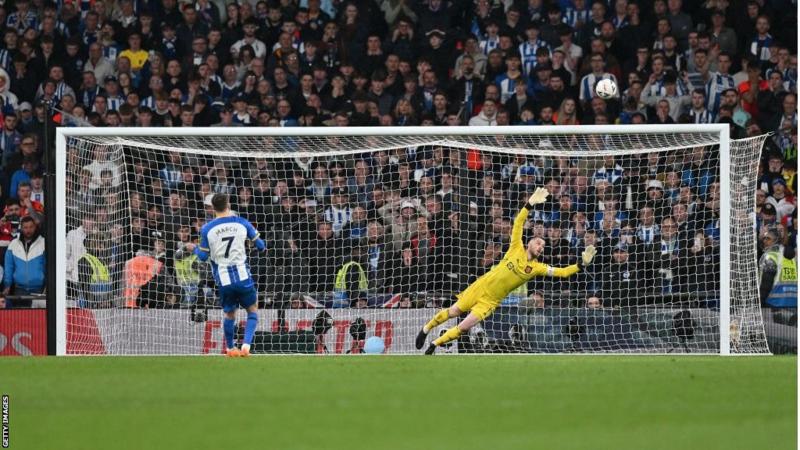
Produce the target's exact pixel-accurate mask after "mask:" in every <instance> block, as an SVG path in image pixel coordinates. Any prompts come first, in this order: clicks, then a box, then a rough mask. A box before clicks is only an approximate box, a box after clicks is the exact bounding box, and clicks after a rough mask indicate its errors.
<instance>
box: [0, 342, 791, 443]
mask: <svg viewBox="0 0 800 450" xmlns="http://www.w3.org/2000/svg"><path fill="white" fill-rule="evenodd" d="M0 390H1V391H2V393H3V394H8V395H10V405H9V407H10V411H9V413H10V417H9V419H10V420H9V422H10V423H9V425H10V430H9V431H10V444H11V447H10V448H12V449H82V450H86V449H95V448H96V449H137V450H139V449H169V450H177V449H220V450H230V449H290V450H302V449H348V450H353V449H365V450H366V449H370V450H376V449H400V450H402V449H409V450H411V449H436V450H447V449H458V450H469V449H498V450H508V449H648V450H653V449H691V450H705V449H725V450H731V449H770V450H775V449H794V448H796V447H797V400H796V399H797V358H796V357H735V358H721V357H692V356H689V357H669V356H659V357H646V356H472V357H464V356H455V357H452V356H437V357H432V358H431V357H422V356H409V357H385V356H384V357H381V356H363V357H253V358H248V359H226V358H223V357H122V358H119V357H98V358H77V357H74V358H73V357H70V358H0Z"/></svg>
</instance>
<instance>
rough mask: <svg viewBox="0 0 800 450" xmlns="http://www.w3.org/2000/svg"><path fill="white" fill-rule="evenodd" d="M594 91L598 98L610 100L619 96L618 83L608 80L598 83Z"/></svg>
mask: <svg viewBox="0 0 800 450" xmlns="http://www.w3.org/2000/svg"><path fill="white" fill-rule="evenodd" d="M594 91H595V92H596V93H597V96H598V97H600V98H602V99H604V100H608V99H610V98H612V97H616V96H617V83H615V82H614V80H609V79H608V78H606V79H604V80H600V81H598V82H597V86H595V87H594Z"/></svg>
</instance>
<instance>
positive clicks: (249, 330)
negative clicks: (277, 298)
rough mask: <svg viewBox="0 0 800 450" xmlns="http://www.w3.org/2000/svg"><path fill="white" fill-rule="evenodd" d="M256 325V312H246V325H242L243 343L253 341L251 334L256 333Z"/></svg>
mask: <svg viewBox="0 0 800 450" xmlns="http://www.w3.org/2000/svg"><path fill="white" fill-rule="evenodd" d="M256 325H258V314H257V313H254V312H249V313H247V325H245V326H244V343H245V344H252V343H253V335H254V334H256Z"/></svg>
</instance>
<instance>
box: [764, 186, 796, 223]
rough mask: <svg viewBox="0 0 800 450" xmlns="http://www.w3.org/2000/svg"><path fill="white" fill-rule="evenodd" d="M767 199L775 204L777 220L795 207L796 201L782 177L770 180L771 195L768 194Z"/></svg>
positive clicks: (790, 212) (789, 213)
mask: <svg viewBox="0 0 800 450" xmlns="http://www.w3.org/2000/svg"><path fill="white" fill-rule="evenodd" d="M767 201H768V202H770V203H771V204H773V205H774V206H775V211H776V212H777V213H778V217H777V220H778V222H780V221H782V220H783V218H784V217H785V216H789V215H791V214H792V213H793V212H794V210H795V208H796V207H797V202H796V201H795V198H794V197H793V196H792V195H791V193H789V192H788V189H787V188H786V180H784V179H783V178H782V177H781V178H774V179H773V180H772V195H771V196H769V198H768V199H767Z"/></svg>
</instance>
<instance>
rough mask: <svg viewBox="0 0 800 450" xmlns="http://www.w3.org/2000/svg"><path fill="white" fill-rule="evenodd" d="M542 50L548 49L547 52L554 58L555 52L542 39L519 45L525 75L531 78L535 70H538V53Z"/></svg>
mask: <svg viewBox="0 0 800 450" xmlns="http://www.w3.org/2000/svg"><path fill="white" fill-rule="evenodd" d="M540 48H546V49H547V52H548V53H549V54H550V55H551V56H552V54H553V50H552V49H551V48H550V45H548V44H547V42H545V41H543V40H541V39H536V42H534V43H530V42H529V41H525V42H523V43H522V44H519V54H520V57H521V58H522V71H523V72H524V73H525V75H528V76H530V74H531V73H533V69H535V68H536V52H537V51H538V50H539V49H540Z"/></svg>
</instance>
